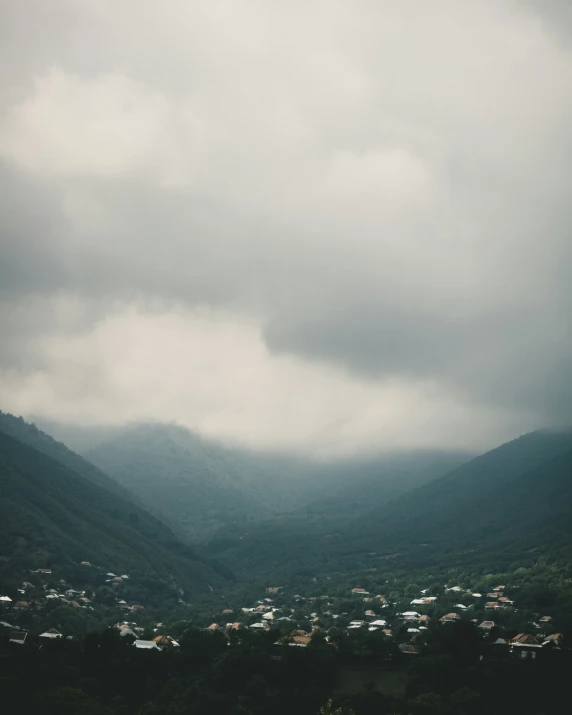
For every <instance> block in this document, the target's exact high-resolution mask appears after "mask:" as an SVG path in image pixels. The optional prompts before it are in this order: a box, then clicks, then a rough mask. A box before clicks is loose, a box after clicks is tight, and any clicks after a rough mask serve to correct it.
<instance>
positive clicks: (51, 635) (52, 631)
mask: <svg viewBox="0 0 572 715" xmlns="http://www.w3.org/2000/svg"><path fill="white" fill-rule="evenodd" d="M40 638H63V636H62V634H61V633H60V632H59V631H56V629H55V628H50V629H49V630H47V631H45V633H40Z"/></svg>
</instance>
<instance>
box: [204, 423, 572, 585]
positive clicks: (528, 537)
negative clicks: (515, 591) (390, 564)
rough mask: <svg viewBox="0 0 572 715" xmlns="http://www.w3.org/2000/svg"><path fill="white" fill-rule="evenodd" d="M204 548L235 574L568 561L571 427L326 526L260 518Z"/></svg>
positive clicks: (532, 437) (522, 441)
mask: <svg viewBox="0 0 572 715" xmlns="http://www.w3.org/2000/svg"><path fill="white" fill-rule="evenodd" d="M210 550H211V553H213V554H217V555H219V556H221V557H222V558H225V559H229V560H232V562H233V564H234V565H235V567H236V568H237V569H238V570H242V572H243V573H248V572H249V571H256V572H258V571H262V570H264V569H266V568H269V567H272V568H280V569H283V570H284V572H288V571H291V572H299V573H301V572H303V573H310V572H311V571H314V572H327V571H334V570H348V569H356V568H370V567H374V566H377V567H379V566H380V565H381V564H383V563H386V561H385V560H386V559H387V558H391V559H395V563H399V564H401V565H403V566H404V567H406V568H410V567H415V566H416V565H424V566H426V565H430V564H431V563H435V564H443V563H446V562H452V561H458V562H459V563H469V562H474V561H476V560H477V561H481V560H483V561H485V562H490V563H491V564H492V563H493V562H494V561H495V560H496V561H498V560H504V561H506V560H507V559H510V558H521V557H522V555H523V553H524V552H525V551H527V550H528V551H531V553H532V550H534V553H535V554H536V555H541V554H546V555H548V556H551V557H552V556H557V555H562V554H564V555H565V554H569V556H570V557H571V558H572V432H559V433H556V432H534V433H531V434H528V435H524V436H523V437H520V438H519V439H517V440H514V441H512V442H509V443H506V444H504V445H502V446H500V447H498V448H497V449H494V450H492V451H490V452H487V453H486V454H484V455H482V456H480V457H478V458H476V459H474V460H472V461H471V462H469V463H467V464H465V465H463V466H461V467H459V468H458V469H455V470H453V471H452V472H450V473H449V474H447V475H446V476H445V477H442V478H440V479H436V480H433V481H430V482H428V483H426V484H424V485H422V486H420V487H418V488H417V489H414V490H412V491H410V492H408V493H406V494H403V495H401V496H399V497H398V498H396V499H395V500H393V501H391V502H390V503H388V504H384V505H382V506H380V507H379V508H376V509H375V510H370V511H368V512H364V513H362V514H361V516H360V517H359V518H357V519H352V520H347V521H343V522H340V523H338V524H337V525H336V527H335V528H333V527H332V524H331V522H329V521H327V520H325V519H323V518H321V517H320V516H319V515H316V516H315V517H314V518H313V519H312V520H307V521H306V522H305V523H302V522H300V521H296V522H294V521H290V522H289V521H288V520H287V519H282V520H281V521H279V522H277V521H274V522H270V521H267V522H266V523H264V524H261V525H259V526H257V527H256V528H253V527H251V528H250V529H248V531H244V532H239V531H238V530H235V531H234V532H233V533H227V534H222V533H219V534H218V535H217V539H214V540H213V541H212V542H211V548H210ZM499 569H500V566H499Z"/></svg>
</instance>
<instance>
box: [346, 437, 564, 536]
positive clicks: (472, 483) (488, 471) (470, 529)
mask: <svg viewBox="0 0 572 715" xmlns="http://www.w3.org/2000/svg"><path fill="white" fill-rule="evenodd" d="M571 455H572V432H568V431H562V432H532V433H530V434H526V435H523V436H522V437H520V438H518V439H516V440H513V441H511V442H508V443H506V444H503V445H501V446H500V447H498V448H496V449H494V450H491V451H490V452H487V453H486V454H484V455H482V456H480V457H477V458H476V459H474V460H472V461H471V462H469V463H467V464H465V465H463V466H461V467H459V468H458V469H456V470H454V471H452V472H451V473H449V474H448V475H446V476H445V477H443V478H441V479H437V480H435V481H433V482H431V483H429V484H425V485H423V486H421V487H419V488H418V489H416V490H413V491H412V492H410V493H408V494H405V495H403V496H401V497H399V498H398V499H396V500H395V501H394V502H393V503H391V504H390V505H387V507H385V508H384V509H382V510H380V511H379V512H375V513H373V512H372V513H370V514H369V515H368V516H367V517H364V519H363V520H362V521H361V527H362V529H363V531H362V537H364V538H368V537H371V538H373V539H375V542H376V544H377V545H379V542H381V544H383V543H400V544H403V543H416V542H435V543H445V544H448V543H452V542H453V540H454V542H455V544H456V545H459V544H460V543H463V544H466V545H468V544H469V543H470V540H471V539H474V538H477V537H478V538H486V536H487V533H489V532H492V533H494V534H495V536H496V538H499V535H500V534H501V533H504V532H505V531H507V530H508V529H509V528H515V525H516V524H517V523H521V524H522V525H523V528H525V525H526V524H529V525H531V524H532V523H536V521H537V517H538V514H539V513H541V511H542V510H543V509H546V508H547V500H548V495H552V496H554V494H555V493H559V494H560V502H561V503H560V507H561V508H562V509H565V510H570V508H571V507H572V501H571V499H570V497H571V493H570V490H569V487H568V486H567V485H568V482H569V480H568V481H567V479H566V475H568V477H570V479H572V459H571ZM552 503H553V505H554V506H555V504H554V502H552ZM360 538H361V537H360Z"/></svg>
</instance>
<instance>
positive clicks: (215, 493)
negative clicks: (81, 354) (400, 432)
mask: <svg viewBox="0 0 572 715" xmlns="http://www.w3.org/2000/svg"><path fill="white" fill-rule="evenodd" d="M40 423H41V424H43V425H45V426H46V429H49V430H50V431H51V432H52V433H54V434H57V435H58V436H60V437H61V438H62V439H64V440H65V441H66V443H68V444H72V445H75V446H76V448H78V449H79V451H81V452H82V453H83V454H84V456H85V457H86V459H87V460H89V462H90V463H92V464H95V465H97V466H98V467H99V468H100V469H101V470H102V471H103V472H105V473H106V474H108V475H110V476H112V477H113V478H114V479H116V480H117V482H118V483H119V484H121V485H122V486H123V487H126V488H127V489H129V490H130V491H131V492H132V493H133V494H135V495H137V497H138V498H139V499H141V500H142V501H143V502H144V503H145V504H146V505H147V507H148V508H150V509H152V510H156V511H157V513H159V514H161V515H163V516H164V517H165V518H166V519H167V520H168V521H169V522H170V523H172V524H173V526H174V527H175V528H177V529H178V530H180V531H181V532H182V533H185V534H186V535H187V536H189V537H190V538H194V539H197V538H199V539H203V538H205V537H208V536H209V535H211V534H212V533H214V531H216V530H217V529H218V528H220V526H221V525H223V524H225V523H232V522H241V521H248V520H253V519H262V518H268V517H270V516H271V515H272V514H278V513H288V512H293V513H299V514H300V513H301V514H306V513H307V512H308V511H311V512H316V513H322V514H327V515H331V516H332V517H334V516H336V517H337V516H339V515H340V514H341V515H343V516H344V517H345V518H347V517H348V516H349V515H351V514H355V513H359V512H360V511H361V510H362V509H364V508H367V507H368V506H369V507H371V506H374V505H378V506H379V505H382V504H383V503H385V502H387V501H389V500H390V499H392V498H394V497H395V496H397V495H399V494H402V493H404V492H405V491H407V490H409V489H412V488H413V487H416V486H418V485H419V484H422V483H424V482H426V481H429V480H431V479H434V478H435V477H437V476H441V475H443V474H445V473H446V472H447V471H449V470H450V469H452V468H454V467H456V466H458V465H459V464H461V463H463V462H465V461H467V460H468V459H469V458H470V455H468V454H466V453H460V452H451V453H447V452H438V451H428V450H413V451H411V452H403V453H391V454H386V455H380V456H377V457H356V458H354V459H347V458H346V459H336V460H312V459H309V458H305V457H301V456H297V455H295V454H286V453H273V452H254V451H248V450H244V449H243V450H241V449H237V448H232V447H228V446H225V445H223V444H221V443H219V442H215V441H213V440H207V439H204V438H201V437H200V436H198V435H196V434H193V433H192V432H190V431H189V430H187V429H185V428H183V427H179V426H175V425H161V424H143V425H132V426H128V427H125V428H115V429H113V428H94V429H88V428H80V427H77V426H68V425H63V424H61V423H60V424H58V423H53V422H52V423H48V422H46V421H40Z"/></svg>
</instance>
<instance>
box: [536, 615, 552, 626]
mask: <svg viewBox="0 0 572 715" xmlns="http://www.w3.org/2000/svg"><path fill="white" fill-rule="evenodd" d="M538 620H539V623H544V624H546V623H550V621H551V620H552V616H542V618H539V619H538Z"/></svg>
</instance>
